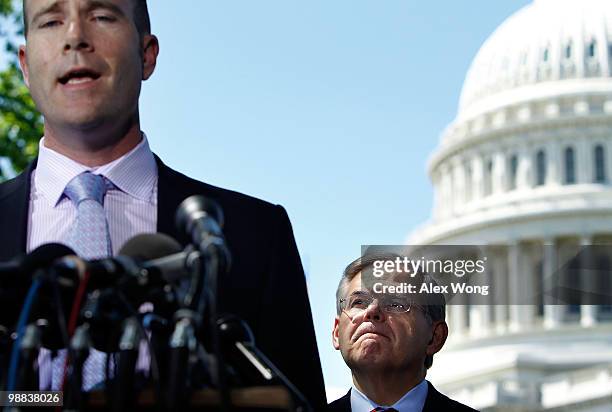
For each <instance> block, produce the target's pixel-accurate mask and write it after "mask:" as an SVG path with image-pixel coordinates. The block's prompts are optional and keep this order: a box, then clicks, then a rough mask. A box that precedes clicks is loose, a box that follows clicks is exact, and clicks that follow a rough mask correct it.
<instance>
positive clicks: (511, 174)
mask: <svg viewBox="0 0 612 412" xmlns="http://www.w3.org/2000/svg"><path fill="white" fill-rule="evenodd" d="M508 169H509V170H508V190H514V189H516V177H517V174H518V156H517V155H516V154H513V155H512V156H510V160H509V162H508Z"/></svg>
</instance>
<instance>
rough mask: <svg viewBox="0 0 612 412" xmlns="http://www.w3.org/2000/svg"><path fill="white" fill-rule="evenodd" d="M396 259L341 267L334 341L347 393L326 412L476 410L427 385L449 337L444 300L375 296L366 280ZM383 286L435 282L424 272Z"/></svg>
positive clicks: (374, 259) (372, 280) (436, 296)
mask: <svg viewBox="0 0 612 412" xmlns="http://www.w3.org/2000/svg"><path fill="white" fill-rule="evenodd" d="M396 257H397V256H396V255H393V256H382V255H370V256H363V257H361V258H359V259H357V260H355V261H354V262H352V263H351V264H350V265H348V266H347V268H346V269H345V271H344V274H343V276H342V279H341V280H340V284H339V285H338V290H337V292H336V298H337V299H336V302H337V316H336V319H335V322H334V329H333V332H332V341H333V345H334V348H335V349H336V350H340V352H341V353H342V357H343V358H344V361H345V362H346V364H347V365H348V367H349V368H350V369H351V373H352V377H353V387H352V388H351V389H350V390H349V392H348V393H347V394H346V395H345V396H343V397H342V398H340V399H338V400H336V401H334V402H332V403H331V404H330V405H329V410H331V411H353V412H370V411H398V412H434V411H435V412H438V411H444V412H446V411H459V412H467V411H474V409H472V408H469V407H468V406H465V405H462V404H460V403H458V402H456V401H454V400H451V399H449V398H448V397H446V396H444V395H443V394H441V393H440V392H438V391H437V390H436V389H435V388H434V387H433V386H432V385H431V383H429V382H427V381H426V380H425V376H426V374H427V369H429V368H430V367H431V365H432V363H433V355H434V354H435V353H437V352H438V351H439V350H440V349H442V346H443V345H444V342H445V341H446V338H447V336H448V326H447V324H446V322H445V320H444V317H445V305H446V303H445V299H444V296H443V295H442V294H439V293H436V294H426V295H419V294H410V293H397V294H389V293H374V290H375V289H377V288H375V287H373V285H374V283H375V282H377V281H378V279H376V278H375V277H373V276H372V275H371V274H372V271H371V268H372V266H373V265H374V263H375V262H377V261H380V260H387V261H392V260H395V259H396ZM384 280H385V281H386V282H387V285H389V281H390V282H391V285H393V284H395V285H402V284H403V285H406V284H414V285H415V286H418V285H419V284H423V283H425V282H427V283H434V282H435V281H434V280H433V279H431V278H430V277H429V276H427V275H424V274H422V273H415V274H407V273H395V274H392V276H391V278H390V279H384ZM378 289H380V287H379V288H378ZM397 289H398V290H401V288H397ZM385 290H387V291H388V290H393V289H392V288H386V289H385ZM416 290H418V287H417V288H416Z"/></svg>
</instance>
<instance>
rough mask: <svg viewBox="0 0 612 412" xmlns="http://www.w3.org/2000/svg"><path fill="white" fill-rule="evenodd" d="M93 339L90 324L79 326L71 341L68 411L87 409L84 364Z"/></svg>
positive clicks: (67, 394) (67, 397) (66, 401)
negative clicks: (83, 389)
mask: <svg viewBox="0 0 612 412" xmlns="http://www.w3.org/2000/svg"><path fill="white" fill-rule="evenodd" d="M90 347H91V340H90V338H89V324H88V323H85V324H83V325H81V326H79V327H78V328H77V329H76V331H75V332H74V336H73V337H72V340H71V342H70V349H71V352H70V355H71V365H70V369H69V371H70V373H69V375H68V388H70V389H69V390H68V391H67V393H66V400H65V406H66V410H67V411H82V410H84V409H85V397H84V395H83V392H82V387H83V365H84V364H85V360H87V357H88V356H89V349H90Z"/></svg>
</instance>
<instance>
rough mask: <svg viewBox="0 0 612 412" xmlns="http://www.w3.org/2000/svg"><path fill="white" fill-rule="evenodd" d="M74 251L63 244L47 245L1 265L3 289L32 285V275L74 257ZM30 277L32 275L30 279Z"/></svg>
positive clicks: (0, 276) (0, 283) (0, 273)
mask: <svg viewBox="0 0 612 412" xmlns="http://www.w3.org/2000/svg"><path fill="white" fill-rule="evenodd" d="M74 254H75V253H74V251H73V250H72V249H70V248H69V247H68V246H66V245H64V244H61V243H46V244H44V245H41V246H39V247H37V248H36V249H34V250H33V251H32V252H30V253H28V254H26V255H22V256H19V257H16V258H13V259H11V260H9V261H8V262H2V263H0V287H1V288H3V289H6V288H11V287H16V286H25V287H26V288H27V287H28V286H29V285H30V282H31V275H32V273H33V272H35V271H36V270H37V269H44V268H46V267H47V266H49V265H50V264H51V263H53V262H54V261H55V260H57V259H59V258H61V257H64V256H68V255H74ZM28 275H30V276H29V277H28Z"/></svg>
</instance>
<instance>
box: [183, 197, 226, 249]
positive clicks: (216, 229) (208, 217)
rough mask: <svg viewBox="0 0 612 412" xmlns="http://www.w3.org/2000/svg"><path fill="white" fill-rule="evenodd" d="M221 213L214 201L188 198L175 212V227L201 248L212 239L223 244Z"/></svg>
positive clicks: (222, 218) (202, 198)
mask: <svg viewBox="0 0 612 412" xmlns="http://www.w3.org/2000/svg"><path fill="white" fill-rule="evenodd" d="M223 221H224V217H223V211H222V210H221V207H220V206H219V205H218V204H217V202H215V201H214V200H211V199H208V198H205V197H204V196H190V197H188V198H187V199H185V200H183V202H182V203H181V204H180V205H179V207H178V209H177V211H176V226H177V228H178V229H179V230H180V231H181V232H183V233H186V234H187V236H189V237H190V238H191V239H192V241H193V243H194V244H195V245H197V246H199V247H200V249H201V248H202V243H203V242H205V241H207V240H209V239H211V238H212V239H213V240H214V241H216V242H220V243H221V244H223V243H224V239H223V232H222V231H221V228H222V227H223V223H224V222H223Z"/></svg>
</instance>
